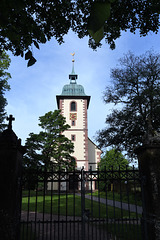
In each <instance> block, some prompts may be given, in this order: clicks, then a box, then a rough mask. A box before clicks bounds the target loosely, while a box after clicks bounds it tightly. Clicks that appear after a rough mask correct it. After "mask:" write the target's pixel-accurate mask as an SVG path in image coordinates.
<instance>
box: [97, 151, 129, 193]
mask: <svg viewBox="0 0 160 240" xmlns="http://www.w3.org/2000/svg"><path fill="white" fill-rule="evenodd" d="M126 166H128V161H127V160H126V159H125V158H124V156H123V154H122V153H121V152H119V151H118V150H116V149H111V150H109V151H106V153H105V155H104V156H103V157H102V158H101V160H100V162H99V164H98V168H99V170H100V174H99V178H100V179H101V180H100V181H99V189H100V190H101V191H106V190H107V189H108V188H110V185H111V184H112V183H113V182H112V180H107V179H105V171H108V170H109V171H111V170H121V171H122V170H126ZM101 171H104V173H103V172H101ZM121 175H123V173H122V172H120V173H119V177H120V178H122V179H123V177H122V176H121ZM103 179H104V180H103Z"/></svg>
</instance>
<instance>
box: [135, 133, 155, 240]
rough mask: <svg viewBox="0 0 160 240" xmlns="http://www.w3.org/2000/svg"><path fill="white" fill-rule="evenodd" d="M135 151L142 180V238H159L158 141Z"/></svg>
mask: <svg viewBox="0 0 160 240" xmlns="http://www.w3.org/2000/svg"><path fill="white" fill-rule="evenodd" d="M157 139H158V137H157ZM136 153H137V155H138V162H139V169H140V173H141V174H142V178H143V181H144V184H143V196H144V205H143V207H144V209H143V210H144V212H143V213H144V214H143V219H144V234H145V237H144V239H145V240H146V239H147V240H150V239H152V240H160V141H159V140H158V141H157V142H156V143H153V142H150V143H148V144H145V145H143V146H142V147H139V148H138V149H137V150H136Z"/></svg>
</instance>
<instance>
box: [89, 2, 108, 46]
mask: <svg viewBox="0 0 160 240" xmlns="http://www.w3.org/2000/svg"><path fill="white" fill-rule="evenodd" d="M110 7H111V4H110V2H107V1H105V2H100V1H98V2H94V3H93V4H92V8H91V14H90V17H89V19H88V32H89V34H90V35H91V36H92V37H93V39H94V40H95V42H96V43H98V42H100V41H101V39H102V38H103V37H104V23H105V21H106V20H107V19H108V18H109V16H110Z"/></svg>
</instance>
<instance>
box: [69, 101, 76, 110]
mask: <svg viewBox="0 0 160 240" xmlns="http://www.w3.org/2000/svg"><path fill="white" fill-rule="evenodd" d="M70 110H71V111H77V105H76V102H71V105H70Z"/></svg>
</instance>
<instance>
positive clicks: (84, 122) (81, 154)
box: [56, 65, 102, 171]
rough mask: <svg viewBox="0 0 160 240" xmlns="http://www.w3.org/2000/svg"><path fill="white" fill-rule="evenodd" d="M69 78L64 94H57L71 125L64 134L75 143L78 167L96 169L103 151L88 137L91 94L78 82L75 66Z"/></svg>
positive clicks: (62, 111) (59, 105)
mask: <svg viewBox="0 0 160 240" xmlns="http://www.w3.org/2000/svg"><path fill="white" fill-rule="evenodd" d="M73 67H74V65H73ZM69 78H70V84H66V85H64V87H63V90H62V94H61V95H57V96H56V98H57V104H58V108H59V109H61V113H62V115H63V116H64V117H65V118H66V123H67V124H69V125H70V126H71V128H70V129H68V130H67V131H65V132H64V134H65V136H66V137H67V138H68V139H70V140H72V141H73V143H74V153H73V154H72V156H73V157H74V158H75V160H76V168H77V169H79V170H80V169H81V168H82V167H84V170H86V171H87V170H89V169H90V167H91V168H92V170H96V169H97V163H98V162H99V161H100V155H101V153H102V152H101V150H100V149H98V147H97V146H96V145H95V144H94V143H93V142H92V141H91V140H90V139H89V138H88V118H87V109H88V107H89V101H90V96H87V95H86V94H85V92H84V88H83V86H81V85H78V84H77V82H76V80H77V78H78V76H77V74H75V73H74V68H73V69H72V73H71V74H70V75H69Z"/></svg>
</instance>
